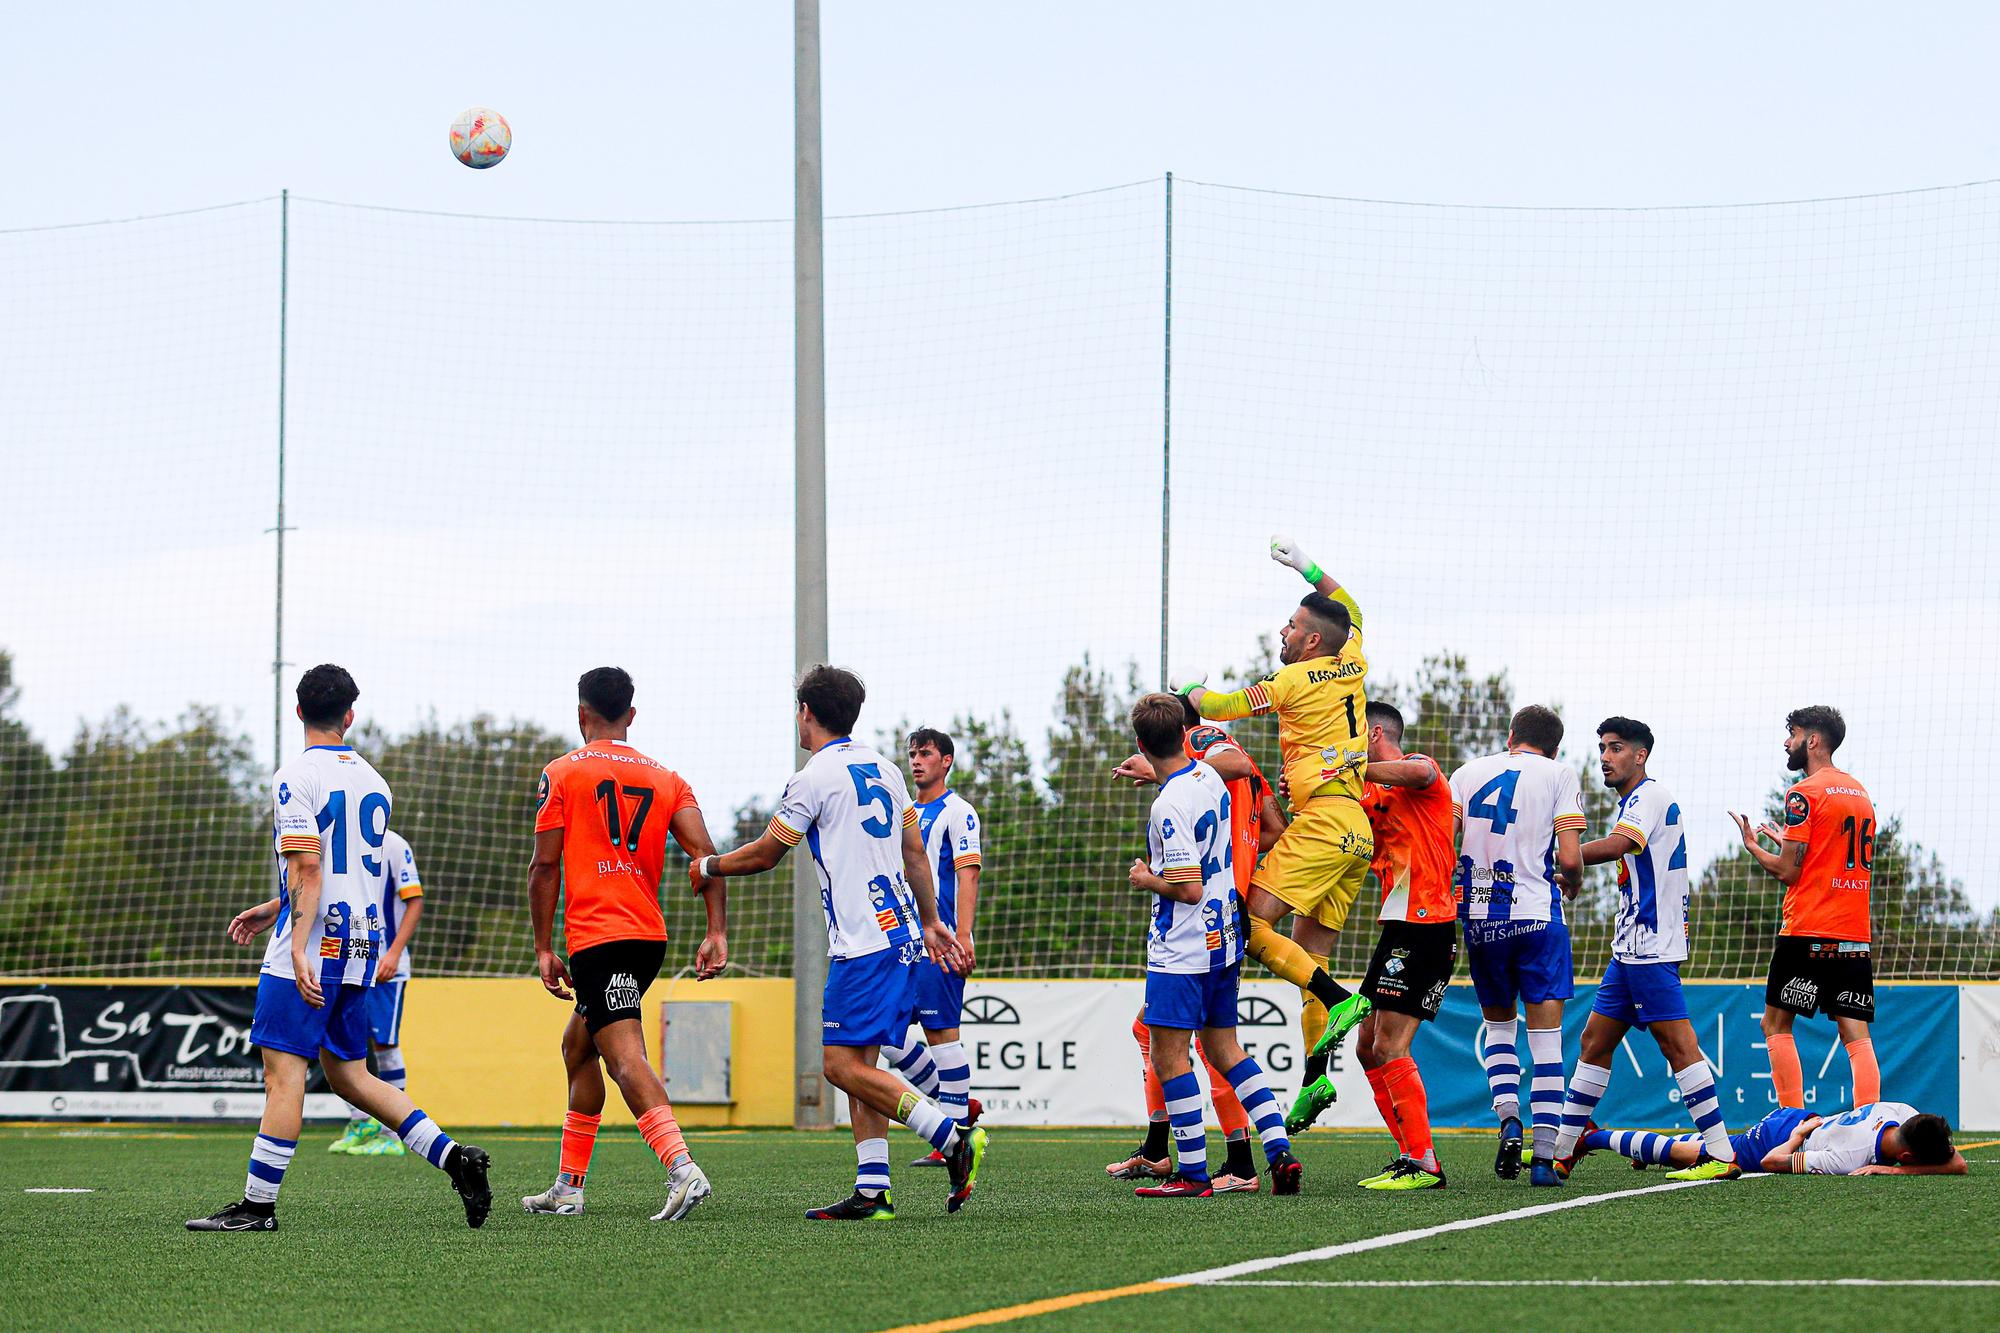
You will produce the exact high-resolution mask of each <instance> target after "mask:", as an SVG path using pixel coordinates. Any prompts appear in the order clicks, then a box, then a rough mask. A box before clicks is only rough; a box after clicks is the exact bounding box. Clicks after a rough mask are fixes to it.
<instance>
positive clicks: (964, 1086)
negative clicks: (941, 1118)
mask: <svg viewBox="0 0 2000 1333" xmlns="http://www.w3.org/2000/svg"><path fill="white" fill-rule="evenodd" d="M931 1059H932V1060H934V1061H936V1063H937V1086H938V1090H937V1102H938V1105H939V1106H942V1107H943V1108H944V1109H945V1110H946V1111H947V1112H949V1113H950V1114H952V1115H955V1116H957V1117H958V1118H959V1119H961V1120H963V1119H964V1118H965V1111H966V1105H967V1103H968V1102H970V1101H971V1100H972V1062H971V1061H970V1060H968V1059H966V1057H965V1046H964V1044H963V1043H960V1042H956V1041H941V1042H939V1043H938V1044H937V1045H935V1046H933V1047H931Z"/></svg>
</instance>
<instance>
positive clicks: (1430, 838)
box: [1361, 754, 1458, 922]
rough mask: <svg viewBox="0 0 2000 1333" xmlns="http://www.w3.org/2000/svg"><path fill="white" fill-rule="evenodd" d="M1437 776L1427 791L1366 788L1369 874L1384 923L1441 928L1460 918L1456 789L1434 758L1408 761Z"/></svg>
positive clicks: (1379, 786) (1378, 786) (1363, 794)
mask: <svg viewBox="0 0 2000 1333" xmlns="http://www.w3.org/2000/svg"><path fill="white" fill-rule="evenodd" d="M1404 758H1406V759H1416V760H1421V761H1422V762H1424V763H1426V764H1429V765H1430V766H1431V771H1432V772H1433V773H1435V774H1436V776H1435V777H1433V778H1432V779H1431V782H1430V785H1429V786H1427V787H1388V786H1384V785H1383V784H1381V783H1379V782H1371V783H1368V784H1367V785H1366V786H1365V787H1363V788H1362V792H1361V805H1362V808H1363V809H1365V810H1367V812H1368V827H1369V828H1370V829H1372V830H1373V831H1374V834H1375V859H1374V861H1373V862H1371V863H1370V866H1369V868H1370V869H1372V870H1373V871H1374V872H1375V878H1376V879H1377V880H1378V881H1380V882H1381V885H1382V920H1384V921H1415V922H1439V921H1454V920H1456V919H1457V918H1458V890H1457V889H1456V887H1455V886H1454V877H1453V874H1452V871H1453V869H1454V864H1455V861H1454V859H1455V857H1456V855H1457V852H1458V847H1457V844H1456V843H1455V842H1454V841H1453V840H1452V827H1451V783H1450V782H1448V781H1446V780H1445V776H1444V770H1443V769H1440V768H1439V767H1438V765H1437V760H1435V759H1432V758H1431V757H1430V756H1429V755H1422V754H1412V755H1405V756H1404Z"/></svg>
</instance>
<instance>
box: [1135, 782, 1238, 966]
mask: <svg viewBox="0 0 2000 1333" xmlns="http://www.w3.org/2000/svg"><path fill="white" fill-rule="evenodd" d="M1230 813H1231V810H1230V800H1229V785H1228V784H1227V783H1225V782H1224V781H1223V780H1222V777H1221V775H1220V774H1218V773H1217V772H1216V771H1215V770H1214V769H1212V768H1210V767H1209V766H1208V765H1207V764H1204V763H1200V762H1199V761H1197V760H1193V759H1190V760H1188V762H1187V766H1186V767H1185V768H1181V769H1178V770H1176V771H1175V772H1173V773H1171V774H1169V775H1168V776H1167V779H1166V781H1164V782H1162V783H1161V784H1160V790H1159V794H1158V795H1156V796H1154V797H1153V811H1152V816H1151V818H1150V819H1149V820H1148V821H1147V825H1146V850H1147V852H1148V854H1149V861H1148V863H1149V864H1150V865H1151V866H1152V868H1153V873H1154V874H1156V875H1158V876H1159V877H1160V878H1161V879H1164V880H1166V881H1167V883H1169V884H1175V885H1186V884H1199V885H1200V886H1201V897H1200V898H1198V899H1196V900H1195V901H1194V902H1191V903H1189V902H1178V901H1176V900H1174V899H1172V898H1163V897H1158V896H1155V897H1154V899H1153V921H1152V926H1151V928H1150V929H1148V930H1147V932H1146V970H1147V971H1149V972H1172V973H1175V974H1178V975H1184V976H1201V975H1203V974H1205V973H1209V972H1220V971H1222V970H1223V969H1224V968H1226V967H1228V966H1229V965H1230V964H1232V963H1235V962H1236V961H1238V960H1239V959H1240V958H1242V956H1243V950H1242V946H1241V942H1240V940H1239V939H1238V937H1237V934H1236V901H1237V895H1236V871H1235V868H1234V861H1235V850H1234V846H1233V844H1234V842H1235V839H1234V838H1233V837H1232V836H1231V831H1230V824H1229V816H1230Z"/></svg>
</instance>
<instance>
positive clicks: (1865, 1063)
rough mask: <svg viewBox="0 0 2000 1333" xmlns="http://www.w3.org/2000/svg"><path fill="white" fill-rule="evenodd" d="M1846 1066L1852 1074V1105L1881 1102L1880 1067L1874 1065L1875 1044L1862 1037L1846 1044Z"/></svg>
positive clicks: (1871, 1040) (1869, 1039)
mask: <svg viewBox="0 0 2000 1333" xmlns="http://www.w3.org/2000/svg"><path fill="white" fill-rule="evenodd" d="M1847 1064H1848V1067H1849V1068H1850V1069H1852V1070H1853V1072H1854V1104H1855V1105H1856V1106H1866V1105H1868V1103H1870V1102H1879V1101H1881V1100H1882V1066H1880V1065H1878V1064H1876V1063H1875V1042H1874V1041H1873V1039H1871V1038H1868V1037H1863V1038H1861V1039H1860V1040H1859V1041H1850V1042H1848V1043H1847Z"/></svg>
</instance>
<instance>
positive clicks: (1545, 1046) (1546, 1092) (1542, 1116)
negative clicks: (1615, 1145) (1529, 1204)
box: [1528, 1028, 1563, 1157]
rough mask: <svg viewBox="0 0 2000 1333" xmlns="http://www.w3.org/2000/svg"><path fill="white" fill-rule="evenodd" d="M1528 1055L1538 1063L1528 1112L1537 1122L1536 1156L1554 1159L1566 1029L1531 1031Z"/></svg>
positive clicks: (1561, 1102) (1531, 1088) (1559, 1122)
mask: <svg viewBox="0 0 2000 1333" xmlns="http://www.w3.org/2000/svg"><path fill="white" fill-rule="evenodd" d="M1528 1055H1529V1057H1530V1058H1531V1059H1532V1060H1533V1061H1534V1063H1535V1074H1534V1081H1533V1082H1532V1083H1530V1084H1529V1085H1528V1109H1529V1111H1530V1112H1531V1113H1532V1114H1533V1116H1534V1120H1535V1156H1537V1157H1554V1156H1555V1150H1556V1131H1557V1130H1558V1129H1560V1128H1561V1127H1562V1106H1563V1030H1562V1029H1561V1028H1529V1029H1528Z"/></svg>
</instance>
